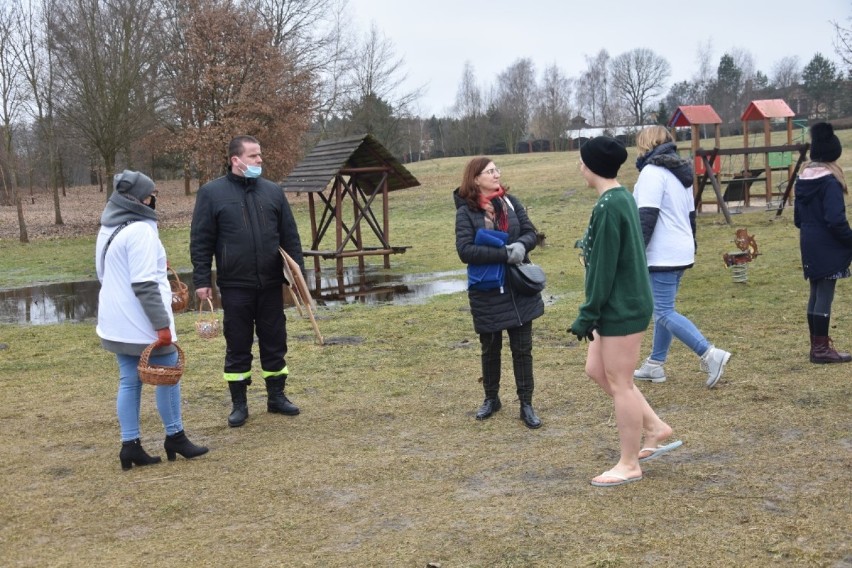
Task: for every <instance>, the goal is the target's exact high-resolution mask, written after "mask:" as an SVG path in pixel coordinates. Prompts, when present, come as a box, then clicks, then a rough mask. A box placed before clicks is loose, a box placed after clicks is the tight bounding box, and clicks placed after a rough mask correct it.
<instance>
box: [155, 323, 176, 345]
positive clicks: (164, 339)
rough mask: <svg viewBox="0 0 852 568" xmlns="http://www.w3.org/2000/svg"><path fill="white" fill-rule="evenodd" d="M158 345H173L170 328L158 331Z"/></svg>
mask: <svg viewBox="0 0 852 568" xmlns="http://www.w3.org/2000/svg"><path fill="white" fill-rule="evenodd" d="M157 343H159V344H160V345H171V344H172V332H171V330H170V329H169V328H167V327H164V328H163V329H158V330H157Z"/></svg>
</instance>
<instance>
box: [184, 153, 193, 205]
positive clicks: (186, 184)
mask: <svg viewBox="0 0 852 568" xmlns="http://www.w3.org/2000/svg"><path fill="white" fill-rule="evenodd" d="M191 180H192V172H190V170H189V160H187V159H184V161H183V194H184V195H186V196H187V197H189V196H190V195H192V185H191V184H190V181H191Z"/></svg>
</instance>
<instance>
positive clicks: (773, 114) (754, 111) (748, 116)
mask: <svg viewBox="0 0 852 568" xmlns="http://www.w3.org/2000/svg"><path fill="white" fill-rule="evenodd" d="M791 116H796V113H795V112H793V110H792V109H791V108H790V107H789V106H787V103H785V102H784V100H783V99H766V100H762V101H751V102H750V103H749V105H748V107H747V108H746V109H745V112H743V116H742V118H740V120H763V119H764V118H789V117H791Z"/></svg>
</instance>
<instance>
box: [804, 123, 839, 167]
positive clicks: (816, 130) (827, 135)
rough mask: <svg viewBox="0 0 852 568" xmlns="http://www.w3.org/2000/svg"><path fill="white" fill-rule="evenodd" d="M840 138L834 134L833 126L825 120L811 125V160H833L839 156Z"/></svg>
mask: <svg viewBox="0 0 852 568" xmlns="http://www.w3.org/2000/svg"><path fill="white" fill-rule="evenodd" d="M842 150H843V149H842V148H841V147H840V140H838V138H837V136H836V135H835V134H834V127H833V126H831V124H829V123H827V122H817V123H816V124H814V125H813V126H811V160H813V161H815V162H834V161H837V158H839V157H840V152H841V151H842Z"/></svg>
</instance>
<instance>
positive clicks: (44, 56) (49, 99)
mask: <svg viewBox="0 0 852 568" xmlns="http://www.w3.org/2000/svg"><path fill="white" fill-rule="evenodd" d="M53 8H54V0H41V2H33V3H28V4H26V5H23V4H22V5H21V10H20V11H19V12H18V18H17V28H18V30H19V36H18V37H19V38H20V42H19V43H18V45H17V51H16V56H17V58H18V62H19V63H20V65H21V69H22V71H23V75H24V78H25V80H26V83H27V85H28V87H29V97H28V98H29V100H30V102H31V104H30V105H29V109H30V116H31V118H32V119H33V121H34V124H35V127H36V128H37V129H38V133H39V136H40V138H41V140H42V143H43V144H44V145H45V146H46V147H47V168H48V178H49V182H50V189H51V193H52V194H53V216H54V224H56V225H63V224H64V222H63V220H62V208H61V202H60V199H59V185H60V184H59V178H60V177H61V171H60V161H59V152H58V149H57V142H56V116H55V112H54V105H55V102H56V101H55V96H56V92H55V83H56V72H55V69H56V66H55V62H54V60H53V51H52V50H51V46H50V41H51V39H50V33H49V31H48V28H47V22H48V19H49V15H50V14H51V13H52V12H53Z"/></svg>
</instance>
